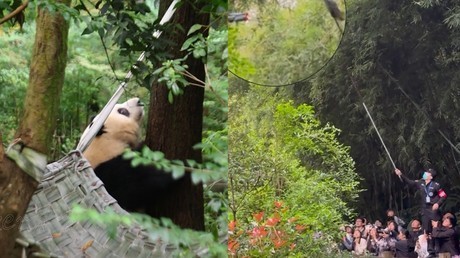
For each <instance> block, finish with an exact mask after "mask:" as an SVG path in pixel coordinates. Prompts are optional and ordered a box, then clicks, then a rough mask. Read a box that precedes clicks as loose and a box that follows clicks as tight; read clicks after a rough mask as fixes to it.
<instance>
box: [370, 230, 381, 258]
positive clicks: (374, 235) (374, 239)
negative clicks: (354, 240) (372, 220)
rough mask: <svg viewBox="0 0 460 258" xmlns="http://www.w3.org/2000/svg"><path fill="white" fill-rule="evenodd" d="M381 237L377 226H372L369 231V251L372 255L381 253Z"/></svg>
mask: <svg viewBox="0 0 460 258" xmlns="http://www.w3.org/2000/svg"><path fill="white" fill-rule="evenodd" d="M380 239H381V237H380V235H379V233H378V232H377V227H372V228H371V229H370V231H369V235H368V237H367V251H368V252H369V254H370V255H371V256H378V255H379V247H378V242H379V240H380Z"/></svg>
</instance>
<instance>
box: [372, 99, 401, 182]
mask: <svg viewBox="0 0 460 258" xmlns="http://www.w3.org/2000/svg"><path fill="white" fill-rule="evenodd" d="M363 106H364V109H365V110H366V113H367V115H368V116H369V119H370V120H371V122H372V125H373V126H374V129H375V131H376V132H377V135H378V136H379V139H380V142H382V145H383V148H385V151H386V152H387V155H388V158H390V161H391V164H392V165H393V168H394V169H396V165H395V163H394V161H393V159H392V158H391V155H390V152H389V151H388V148H387V146H386V145H385V142H384V141H383V139H382V136H381V135H380V133H379V130H377V126H375V123H374V119H372V116H371V113H369V110H368V109H367V107H366V104H364V102H363ZM399 178H400V179H401V177H399Z"/></svg>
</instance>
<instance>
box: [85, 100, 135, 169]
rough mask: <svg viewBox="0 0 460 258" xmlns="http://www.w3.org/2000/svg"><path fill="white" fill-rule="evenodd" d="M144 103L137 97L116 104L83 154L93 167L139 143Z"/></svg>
mask: <svg viewBox="0 0 460 258" xmlns="http://www.w3.org/2000/svg"><path fill="white" fill-rule="evenodd" d="M143 116H144V105H143V104H142V102H141V101H140V100H139V98H132V99H130V100H128V101H126V102H124V103H121V104H116V105H115V107H114V108H113V110H112V112H111V113H110V115H109V116H108V117H107V120H106V121H105V123H104V125H103V127H102V128H101V130H100V131H99V133H98V134H97V135H96V138H95V139H94V140H93V141H92V142H91V144H90V145H89V146H88V148H87V149H86V150H85V152H83V155H84V156H85V157H86V159H87V160H88V161H89V163H90V164H91V166H92V167H93V168H96V167H97V166H98V165H99V164H101V163H103V162H105V161H107V160H110V159H112V158H114V157H116V156H118V155H120V154H122V153H123V151H124V150H125V149H126V148H134V147H137V145H138V144H139V134H140V123H141V121H142V118H143Z"/></svg>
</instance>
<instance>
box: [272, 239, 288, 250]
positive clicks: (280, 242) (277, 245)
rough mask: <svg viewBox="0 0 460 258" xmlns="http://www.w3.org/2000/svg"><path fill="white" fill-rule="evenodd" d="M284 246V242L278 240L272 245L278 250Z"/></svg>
mask: <svg viewBox="0 0 460 258" xmlns="http://www.w3.org/2000/svg"><path fill="white" fill-rule="evenodd" d="M284 244H286V240H281V239H279V238H277V239H274V240H273V245H275V248H280V247H282V246H283V245H284Z"/></svg>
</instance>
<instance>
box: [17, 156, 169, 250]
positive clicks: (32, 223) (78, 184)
mask: <svg viewBox="0 0 460 258" xmlns="http://www.w3.org/2000/svg"><path fill="white" fill-rule="evenodd" d="M74 204H79V205H80V206H82V207H86V208H94V209H96V210H97V211H99V212H101V213H102V212H104V211H105V210H106V209H107V208H108V207H110V209H112V210H113V211H115V213H118V214H128V212H126V211H125V210H123V209H122V208H121V207H120V206H119V205H118V204H117V202H116V200H115V199H114V198H113V197H112V196H110V195H109V194H108V193H107V191H106V189H105V188H104V186H103V183H102V181H101V180H100V179H99V178H98V177H97V176H96V175H95V173H94V171H93V170H92V168H91V167H90V165H89V163H88V162H87V161H86V160H85V159H84V158H83V157H82V155H81V153H80V152H78V151H74V152H71V153H69V154H68V155H67V156H66V157H64V158H62V159H61V160H59V161H57V162H54V163H51V164H49V165H48V166H47V172H46V174H45V175H44V177H43V179H42V182H41V183H40V185H39V186H38V189H37V190H36V192H35V194H34V195H33V197H32V200H31V202H30V203H29V207H28V208H27V211H26V214H25V216H24V219H23V222H22V225H21V229H20V231H21V234H22V238H21V239H18V241H17V242H18V243H19V244H21V245H22V246H23V247H28V246H33V245H37V246H39V247H40V249H41V250H42V251H43V252H47V254H46V255H47V256H51V257H170V256H172V251H174V248H173V247H172V246H170V245H166V244H164V243H154V242H153V241H151V239H149V237H148V235H147V233H146V232H145V231H144V230H142V228H140V227H139V226H130V227H127V226H123V225H120V226H118V228H117V234H116V236H115V237H114V238H110V237H109V236H108V233H107V228H105V227H104V226H103V225H96V224H92V223H90V222H84V221H80V222H72V221H70V220H69V215H70V211H71V209H72V205H74Z"/></svg>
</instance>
